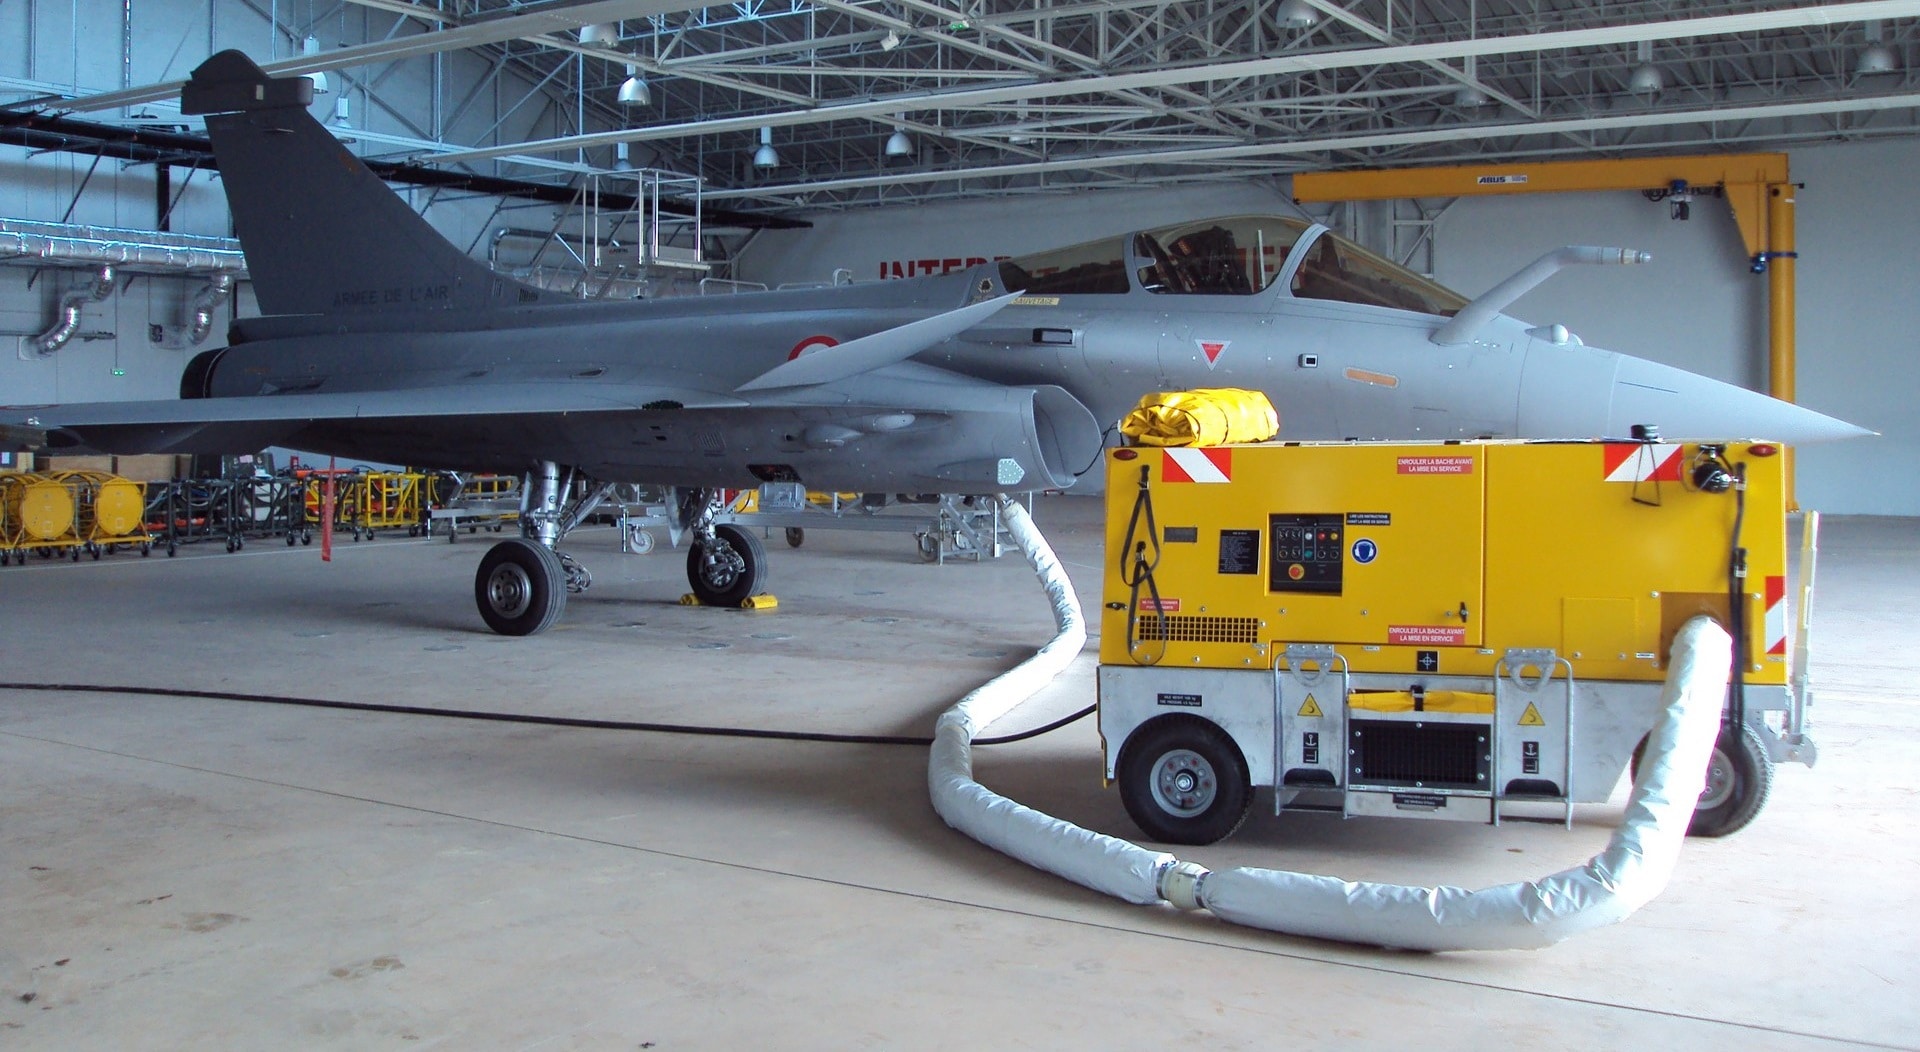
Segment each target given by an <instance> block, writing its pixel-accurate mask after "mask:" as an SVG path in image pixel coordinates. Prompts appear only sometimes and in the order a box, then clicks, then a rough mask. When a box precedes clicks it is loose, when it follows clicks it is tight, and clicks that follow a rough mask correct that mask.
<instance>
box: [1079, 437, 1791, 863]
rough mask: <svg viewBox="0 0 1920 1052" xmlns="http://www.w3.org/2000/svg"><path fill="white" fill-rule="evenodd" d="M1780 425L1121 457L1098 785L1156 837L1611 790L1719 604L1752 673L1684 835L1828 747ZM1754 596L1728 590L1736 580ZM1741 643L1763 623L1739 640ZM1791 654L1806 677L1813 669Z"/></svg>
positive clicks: (1724, 823)
mask: <svg viewBox="0 0 1920 1052" xmlns="http://www.w3.org/2000/svg"><path fill="white" fill-rule="evenodd" d="M1784 453H1785V451H1784V450H1783V449H1782V447H1780V446H1779V445H1777V444H1774V443H1767V442H1728V443H1718V444H1695V443H1687V444H1669V443H1661V442H1658V441H1651V442H1510V441H1509V442H1502V441H1484V442H1463V443H1291V442H1289V443H1262V444H1257V445H1238V446H1215V447H1188V448H1167V449H1159V448H1141V447H1129V448H1123V449H1117V450H1113V451H1110V452H1109V454H1108V462H1107V526H1106V530H1107V536H1106V541H1107V545H1106V551H1107V559H1106V563H1107V565H1106V569H1105V583H1104V589H1103V596H1102V599H1103V609H1102V612H1101V640H1100V673H1099V690H1100V733H1101V737H1102V741H1103V742H1104V745H1105V752H1106V774H1107V777H1108V778H1109V779H1111V780H1113V781H1117V782H1118V784H1119V787H1120V792H1121V796H1122V799H1123V801H1124V802H1125V804H1126V807H1127V810H1128V813H1129V814H1130V815H1132V817H1133V818H1134V820H1135V822H1136V823H1137V824H1139V826H1140V827H1141V828H1142V829H1143V830H1145V831H1146V832H1147V833H1148V835H1150V836H1152V837H1153V838H1155V839H1157V840H1161V841H1165V842H1171V843H1208V842H1211V841H1214V840H1218V839H1220V838H1221V837H1223V836H1226V835H1227V834H1228V833H1231V832H1232V831H1233V830H1234V829H1236V828H1238V826H1239V825H1240V823H1241V821H1242V820H1243V819H1244V817H1245V816H1246V814H1247V811H1248V810H1249V808H1250V806H1251V802H1252V798H1253V789H1254V787H1255V786H1261V787H1266V786H1271V787H1273V789H1274V809H1275V812H1276V813H1278V812H1280V811H1283V810H1321V811H1332V812H1335V813H1340V814H1345V815H1349V816H1354V815H1379V816H1394V817H1420V818H1445V819H1462V820H1470V821H1479V822H1498V821H1500V819H1501V817H1502V816H1503V814H1504V815H1509V816H1513V815H1521V814H1526V815H1530V816H1535V817H1537V816H1538V815H1539V814H1540V813H1541V812H1542V811H1543V810H1545V811H1547V812H1550V813H1551V812H1555V811H1557V812H1558V813H1559V817H1562V818H1563V819H1564V820H1565V821H1568V822H1571V820H1572V814H1573V805H1574V804H1575V803H1583V802H1601V801H1604V800H1606V799H1607V798H1608V796H1609V795H1610V794H1611V793H1612V791H1613V789H1614V787H1615V786H1616V785H1617V784H1618V782H1619V779H1620V775H1621V773H1622V771H1623V770H1624V769H1625V768H1626V767H1627V766H1628V764H1629V762H1630V761H1631V760H1632V758H1633V755H1634V753H1635V751H1636V748H1637V746H1638V745H1639V743H1640V741H1641V740H1642V738H1643V737H1644V735H1645V734H1646V732H1647V731H1648V730H1649V729H1650V728H1651V727H1652V726H1653V724H1654V721H1655V719H1656V717H1657V715H1658V712H1659V696H1660V689H1661V684H1662V682H1663V680H1664V678H1665V675H1666V670H1665V662H1666V658H1667V650H1668V647H1669V645H1670V643H1671V641H1672V638H1673V635H1674V633H1675V632H1677V631H1678V630H1679V628H1680V626H1681V625H1683V624H1684V623H1686V621H1687V619H1688V618H1690V617H1693V616H1694V615H1696V614H1699V613H1702V612H1705V613H1709V614H1711V615H1713V616H1714V617H1716V618H1718V619H1719V620H1721V621H1722V622H1723V623H1724V624H1726V625H1727V626H1728V627H1729V629H1730V630H1731V631H1732V632H1733V633H1734V635H1735V638H1736V654H1739V655H1740V657H1739V658H1738V665H1739V671H1740V673H1741V676H1740V680H1739V682H1738V684H1737V685H1736V687H1735V688H1733V689H1731V690H1730V691H1729V723H1728V725H1727V729H1726V730H1725V731H1724V732H1723V734H1722V736H1721V740H1720V743H1719V748H1718V750H1717V751H1716V753H1715V755H1714V760H1713V769H1712V771H1711V772H1710V775H1709V780H1708V787H1707V791H1706V792H1705V793H1704V794H1703V795H1702V797H1701V800H1700V803H1699V805H1698V808H1697V810H1696V811H1695V814H1694V819H1693V822H1692V825H1691V827H1690V831H1691V832H1693V833H1695V834H1696V835H1723V834H1725V833H1730V832H1733V831H1734V830H1736V829H1739V828H1741V827H1742V826H1744V825H1746V824H1747V823H1748V822H1749V821H1751V820H1752V819H1753V817H1754V816H1755V815H1756V814H1757V813H1758V812H1759V810H1760V807H1761V806H1762V805H1763V804H1764V802H1765V800H1766V795H1767V791H1768V788H1769V786H1770V784H1771V774H1772V766H1771V765H1772V764H1773V763H1776V762H1781V761H1786V760H1794V761H1798V762H1801V763H1805V764H1808V765H1809V766H1810V765H1811V764H1812V763H1813V761H1814V759H1815V755H1816V753H1815V749H1814V745H1813V742H1812V741H1811V739H1810V738H1809V737H1808V736H1807V734H1806V703H1807V691H1806V683H1805V674H1804V664H1805V658H1804V648H1805V642H1806V636H1805V633H1806V623H1805V620H1804V618H1802V619H1801V620H1800V621H1799V622H1798V624H1797V626H1796V627H1797V632H1796V634H1797V640H1796V639H1792V638H1789V626H1790V625H1795V624H1796V623H1795V622H1794V621H1793V620H1792V619H1790V617H1789V603H1788V597H1789V595H1790V594H1793V593H1795V592H1796V590H1799V591H1803V592H1805V593H1807V594H1805V595H1800V596H1799V597H1798V598H1797V599H1796V603H1795V605H1796V606H1798V607H1799V608H1800V609H1802V610H1804V609H1805V607H1806V599H1807V598H1810V584H1809V585H1808V586H1807V588H1805V589H1799V581H1800V580H1805V581H1807V582H1811V580H1812V552H1813V550H1814V545H1813V539H1814V534H1815V533H1816V532H1817V519H1816V518H1814V517H1812V516H1809V517H1808V520H1809V521H1808V522H1807V523H1806V524H1805V526H1804V529H1803V534H1804V545H1803V548H1802V550H1801V552H1800V558H1799V560H1798V562H1797V564H1795V565H1790V564H1791V563H1794V560H1790V559H1789V557H1788V556H1789V547H1788V543H1787V533H1788V527H1789V521H1788V517H1787V512H1786V492H1785V485H1784V467H1783V465H1784V462H1785V460H1786V457H1785V455H1784ZM1734 596H1737V597H1738V598H1737V600H1736V599H1734V598H1733V597H1734ZM1742 641H1743V642H1742ZM1796 666H1797V667H1796Z"/></svg>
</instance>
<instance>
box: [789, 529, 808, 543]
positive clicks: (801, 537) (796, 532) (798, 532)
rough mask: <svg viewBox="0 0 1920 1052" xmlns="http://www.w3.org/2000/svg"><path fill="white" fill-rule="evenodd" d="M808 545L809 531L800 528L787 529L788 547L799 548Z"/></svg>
mask: <svg viewBox="0 0 1920 1052" xmlns="http://www.w3.org/2000/svg"><path fill="white" fill-rule="evenodd" d="M805 543H807V531H806V530H804V529H801V528H800V527H798V526H789V527H787V547H789V548H798V547H800V546H801V545H803V544H805Z"/></svg>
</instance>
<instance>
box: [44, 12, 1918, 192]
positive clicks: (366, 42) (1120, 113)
mask: <svg viewBox="0 0 1920 1052" xmlns="http://www.w3.org/2000/svg"><path fill="white" fill-rule="evenodd" d="M131 2H132V3H134V4H138V3H141V2H142V0H131ZM212 2H214V3H229V2H233V0H212ZM348 2H349V3H350V4H352V5H353V7H352V10H353V11H354V12H355V13H356V16H357V21H358V23H359V24H360V25H362V26H363V27H364V30H363V32H362V33H360V34H359V35H358V36H357V37H356V38H355V39H351V40H347V39H328V38H327V34H326V32H325V28H324V27H326V26H330V25H332V24H334V22H335V21H338V22H339V23H340V24H343V25H344V24H345V22H346V20H345V19H333V18H332V17H331V16H328V17H321V18H316V19H314V24H315V25H317V26H320V27H322V28H319V29H313V30H310V31H311V32H315V33H317V34H319V35H320V36H321V37H322V38H323V40H325V43H326V47H325V48H324V49H323V50H322V52H321V53H320V54H318V55H313V56H304V55H296V57H294V58H291V59H284V60H281V61H279V62H275V63H272V64H270V65H269V66H268V68H269V69H271V70H274V71H276V72H283V73H284V72H309V71H313V70H329V71H334V70H337V71H342V72H343V73H344V74H345V75H347V76H349V77H358V78H362V83H363V86H364V85H369V84H372V83H373V82H374V80H375V78H377V77H379V76H380V71H381V70H383V69H391V68H393V67H394V66H395V65H396V64H398V63H402V62H408V61H416V60H420V59H423V58H425V57H426V56H430V55H434V54H437V53H441V52H446V51H450V50H453V49H473V50H477V51H480V52H482V53H484V55H485V58H486V63H487V65H486V68H488V69H490V70H492V71H493V74H492V75H493V76H495V77H503V76H505V75H506V74H507V73H512V74H513V82H514V83H515V84H516V85H520V86H521V87H519V88H518V89H516V90H519V91H522V92H525V93H526V95H527V96H528V98H534V97H536V96H537V97H538V100H539V101H538V104H539V105H541V106H545V107H550V108H552V109H554V110H556V111H557V112H562V113H565V114H566V120H565V121H564V122H562V123H563V124H564V126H565V132H564V134H559V135H554V136H551V137H547V138H542V139H536V140H531V141H502V140H501V138H500V135H499V134H498V129H497V128H496V129H492V130H490V131H489V133H488V134H487V135H486V136H484V137H483V140H484V141H471V140H469V141H456V140H451V139H449V138H448V137H447V136H446V135H445V134H443V131H442V129H443V128H445V127H447V126H450V125H451V124H452V123H454V122H452V121H441V122H439V126H437V127H424V126H418V125H417V123H416V124H415V125H412V126H405V127H401V126H395V127H392V128H390V129H389V130H388V132H387V134H385V135H384V136H377V137H375V138H371V139H367V140H366V143H365V145H364V146H363V148H364V149H367V150H369V151H370V152H374V153H376V154H378V155H379V156H380V157H382V158H384V159H387V160H404V161H410V162H412V163H417V164H422V165H436V166H448V167H452V168H455V169H459V170H471V171H475V172H479V173H482V174H493V175H502V176H509V177H513V178H517V179H533V180H554V181H567V180H578V179H580V178H582V176H583V175H584V174H589V173H594V172H605V171H611V170H612V169H614V168H615V167H616V165H617V164H619V163H620V155H621V153H625V154H626V155H627V156H628V157H630V162H629V163H632V164H650V165H654V166H657V167H662V168H670V169H673V170H676V171H682V172H689V173H694V174H698V175H699V176H700V177H701V178H702V179H703V180H704V183H705V185H706V187H707V196H708V197H709V198H711V199H716V200H723V201H726V202H728V204H729V205H730V206H731V207H735V208H739V209H746V210H760V211H789V210H796V209H805V210H817V209H834V208H852V207H863V206H871V205H878V204H899V203H911V202H917V201H928V200H937V199H949V198H956V197H980V196H1001V195H1011V194H1034V193H1057V192H1064V191H1071V190H1076V189H1081V188H1088V187H1103V186H1145V185H1164V184H1174V183H1190V182H1200V181H1207V180H1218V179H1228V178H1244V177H1248V176H1259V175H1271V174H1276V173H1287V172H1293V171H1302V170H1327V169H1339V168H1349V167H1366V168H1379V167H1388V166H1404V165H1416V164H1439V163H1450V164H1460V163H1471V162H1481V161H1485V162H1500V161H1515V160H1522V159H1528V158H1539V157H1623V156H1636V155H1646V154H1651V153H1660V152H1696V153H1697V152H1701V151H1711V150H1718V149H1726V150H1753V149H1761V148H1765V149H1780V148H1785V147H1789V146H1792V145H1794V144H1804V143H1813V142H1828V141H1835V140H1858V139H1867V138H1876V137H1886V136H1906V135H1913V134H1916V133H1920V120H1916V114H1917V113H1920V82H1916V80H1915V78H1914V76H1913V75H1912V73H1911V70H1912V69H1913V67H1914V63H1915V62H1916V61H1920V0H1866V2H1852V3H1830V4H1810V3H1750V2H1735V0H1721V2H1714V0H1709V2H1705V3H1682V2H1676V0H1629V2H1618V3H1598V2H1582V0H1531V2H1525V0H1345V2H1338V0H737V2H735V3H730V4H724V5H716V6H708V7H695V6H690V5H688V4H687V3H686V2H685V0H588V2H584V3H582V2H557V3H544V4H527V3H520V2H506V0H442V2H440V3H437V4H416V3H411V2H408V0H348ZM328 10H329V11H339V10H341V8H338V7H335V8H330V9H328ZM583 26H585V27H591V28H590V29H588V30H586V31H583V30H582V28H581V27H583ZM289 31H290V33H305V32H308V31H309V30H308V29H306V28H305V27H300V26H292V27H289ZM629 78H638V80H640V81H642V82H644V84H645V88H646V90H645V92H644V95H645V101H644V102H637V103H636V102H622V101H621V89H622V85H623V84H624V83H626V82H627V81H628V80H629ZM528 85H531V87H530V88H529V87H527V86H528ZM487 87H488V86H487V85H485V84H473V83H468V84H462V85H454V84H448V85H446V87H445V92H446V102H445V106H444V110H445V111H447V112H451V111H453V110H454V109H456V108H457V107H459V106H461V105H462V102H463V99H465V100H470V99H471V98H473V97H474V96H475V95H476V94H478V93H480V92H482V91H484V90H486V88H487ZM496 90H497V89H496ZM170 91H177V84H174V85H168V84H159V85H153V86H149V87H138V88H131V89H127V90H123V91H116V92H110V93H104V94H99V95H93V96H85V95H83V96H82V97H80V98H77V99H66V98H62V99H40V100H35V102H34V104H35V105H38V106H40V107H42V108H46V109H54V110H61V111H95V112H98V111H109V110H111V109H112V108H113V107H125V106H128V105H138V104H139V103H141V102H145V101H151V100H157V99H163V98H165V97H166V96H167V95H168V94H169V92H170ZM634 94H636V92H635V90H634V89H633V88H631V87H629V89H628V92H627V95H628V97H629V98H631V97H632V96H633V95H634ZM375 123H377V122H375ZM390 123H391V122H390ZM763 129H770V131H767V132H763ZM896 132H898V133H900V135H899V136H896V135H895V133H896ZM370 134H375V133H371V131H370ZM763 135H767V136H770V138H771V144H772V146H773V147H774V150H773V153H775V154H777V157H778V163H777V164H774V165H770V166H763V165H759V164H756V163H755V155H756V152H757V151H758V150H759V147H760V146H761V145H762V136H763ZM622 143H624V144H626V145H625V147H624V148H623V147H621V145H620V144H622ZM890 145H891V147H892V149H891V151H890V150H889V146H890Z"/></svg>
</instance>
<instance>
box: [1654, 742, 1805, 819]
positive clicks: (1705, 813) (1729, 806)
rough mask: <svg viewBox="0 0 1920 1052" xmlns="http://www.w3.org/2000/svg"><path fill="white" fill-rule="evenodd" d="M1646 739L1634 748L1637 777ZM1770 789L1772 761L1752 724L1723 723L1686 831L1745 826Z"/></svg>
mask: <svg viewBox="0 0 1920 1052" xmlns="http://www.w3.org/2000/svg"><path fill="white" fill-rule="evenodd" d="M1646 747H1647V740H1646V739H1645V738H1642V739H1640V744H1639V745H1637V746H1635V747H1634V750H1633V765H1632V773H1633V777H1634V780H1635V781H1638V780H1639V778H1640V753H1641V751H1642V750H1643V749H1645V748H1646ZM1772 792H1773V763H1772V761H1770V760H1768V759H1767V746H1766V744H1765V743H1764V742H1762V741H1761V740H1760V735H1759V734H1757V733H1755V731H1754V729H1753V728H1752V727H1742V728H1740V730H1739V731H1738V732H1735V731H1733V730H1730V729H1728V728H1725V727H1722V728H1721V729H1720V737H1719V738H1718V739H1716V740H1715V741H1714V743H1713V757H1712V759H1710V760H1708V761H1707V784H1706V788H1704V789H1702V790H1700V801H1699V802H1698V803H1696V804H1695V805H1694V807H1693V819H1692V820H1691V821H1689V822H1688V823H1687V835H1688V836H1698V837H1722V836H1727V835H1729V834H1732V833H1737V832H1739V831H1740V830H1742V829H1745V828H1746V827H1747V826H1748V825H1749V824H1751V823H1752V822H1753V820H1754V819H1755V818H1757V817H1759V815H1760V809H1761V808H1763V807H1765V806H1766V805H1767V796H1768V795H1769V794H1771V793H1772Z"/></svg>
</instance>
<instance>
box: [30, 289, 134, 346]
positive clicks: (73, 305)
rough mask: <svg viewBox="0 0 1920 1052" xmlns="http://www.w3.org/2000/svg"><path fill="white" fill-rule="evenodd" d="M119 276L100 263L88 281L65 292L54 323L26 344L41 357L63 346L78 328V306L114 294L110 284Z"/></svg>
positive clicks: (95, 301)
mask: <svg viewBox="0 0 1920 1052" xmlns="http://www.w3.org/2000/svg"><path fill="white" fill-rule="evenodd" d="M118 277H119V276H118V275H116V274H115V273H114V272H113V268H112V267H101V268H100V270H99V271H98V272H97V273H95V274H94V276H93V283H92V284H91V285H86V286H82V287H81V288H77V289H74V290H73V291H72V292H69V293H67V294H66V296H64V297H62V298H61V300H60V316H59V317H58V318H56V319H55V320H54V323H53V327H52V328H49V329H48V330H47V331H46V332H43V333H41V334H40V335H38V336H35V337H33V338H32V339H31V340H28V341H27V344H28V346H30V347H32V348H33V351H34V353H35V354H38V355H39V356H40V357H42V358H45V357H47V356H48V355H51V354H52V353H53V352H55V351H57V350H59V349H60V348H62V347H65V346H66V345H67V341H68V340H71V339H73V334H74V333H76V332H78V331H80V308H81V307H83V306H85V305H87V304H89V303H98V302H99V301H101V300H103V299H106V298H107V297H108V296H111V295H113V285H114V282H115V281H116V280H117V279H118Z"/></svg>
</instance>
